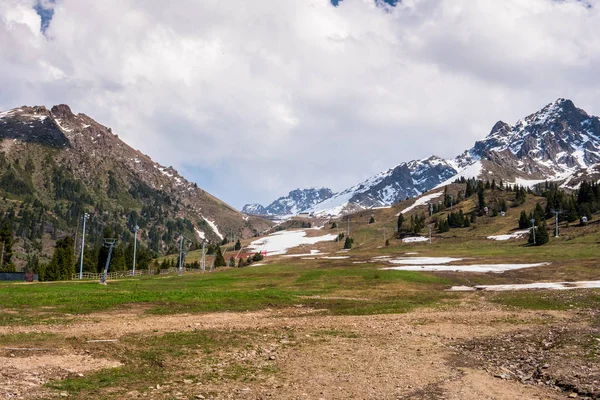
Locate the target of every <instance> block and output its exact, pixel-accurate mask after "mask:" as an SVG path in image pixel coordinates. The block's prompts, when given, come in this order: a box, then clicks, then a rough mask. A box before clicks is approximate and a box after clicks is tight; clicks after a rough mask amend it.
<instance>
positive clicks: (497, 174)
mask: <svg viewBox="0 0 600 400" xmlns="http://www.w3.org/2000/svg"><path fill="white" fill-rule="evenodd" d="M459 177H465V178H479V179H489V180H492V179H496V180H497V181H499V180H504V181H505V182H507V183H508V182H510V183H519V184H522V185H532V184H535V183H538V182H543V181H545V180H552V181H558V182H560V183H561V184H562V185H563V186H565V187H571V188H573V187H576V186H577V185H578V184H579V182H581V180H583V179H592V180H597V179H598V178H600V119H599V118H598V117H594V116H590V115H588V114H587V113H586V112H585V111H583V110H581V109H578V108H577V107H575V105H574V104H573V102H572V101H571V100H567V99H558V100H557V101H555V102H553V103H550V104H548V105H547V106H545V107H544V108H542V109H541V110H540V111H538V112H536V113H533V114H531V115H529V116H528V117H526V118H524V119H522V120H519V121H517V123H516V124H515V125H512V126H511V125H509V124H507V123H505V122H502V121H499V122H497V123H496V124H495V125H494V127H493V128H492V130H491V132H490V133H489V134H488V136H487V137H486V138H485V139H483V140H481V141H478V142H476V143H475V145H474V146H473V147H472V148H471V149H469V150H466V151H465V152H464V153H462V154H461V155H459V156H458V157H456V158H455V159H453V160H443V159H441V158H439V157H436V156H431V157H429V158H427V159H424V160H416V161H411V162H408V163H402V164H399V165H398V166H396V167H394V168H392V169H389V170H388V171H385V172H382V173H380V174H377V175H375V176H373V177H371V178H369V179H367V180H365V181H364V182H362V183H360V184H358V185H355V186H353V187H351V188H348V189H346V190H343V191H342V192H340V193H337V194H336V195H334V196H333V197H332V198H330V199H328V200H326V201H324V202H322V203H320V204H317V205H315V206H314V207H312V208H310V209H309V211H310V212H314V213H317V214H321V215H326V214H331V215H340V214H344V213H348V212H353V211H356V210H360V209H364V208H369V207H384V206H389V205H391V204H394V203H396V202H398V201H400V200H404V199H405V198H407V197H412V196H418V195H420V194H422V193H423V192H425V191H427V190H429V189H432V188H434V187H439V186H444V185H447V184H449V183H451V182H453V181H454V180H456V179H457V178H459Z"/></svg>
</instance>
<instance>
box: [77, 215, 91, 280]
mask: <svg viewBox="0 0 600 400" xmlns="http://www.w3.org/2000/svg"><path fill="white" fill-rule="evenodd" d="M88 218H89V215H88V214H87V213H85V214H83V232H82V233H81V260H79V279H80V280H81V279H83V250H84V249H85V221H87V219H88Z"/></svg>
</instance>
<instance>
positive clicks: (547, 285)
mask: <svg viewBox="0 0 600 400" xmlns="http://www.w3.org/2000/svg"><path fill="white" fill-rule="evenodd" d="M531 289H548V290H570V289H600V281H578V282H537V283H522V284H507V285H477V286H452V287H451V288H450V289H449V290H451V291H455V292H468V291H474V290H487V291H491V292H503V291H508V290H531Z"/></svg>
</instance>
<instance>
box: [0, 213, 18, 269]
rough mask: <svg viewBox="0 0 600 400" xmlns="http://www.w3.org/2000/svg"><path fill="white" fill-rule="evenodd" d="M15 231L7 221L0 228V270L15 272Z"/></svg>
mask: <svg viewBox="0 0 600 400" xmlns="http://www.w3.org/2000/svg"><path fill="white" fill-rule="evenodd" d="M12 246H13V232H12V229H11V227H10V224H9V223H8V222H7V221H5V222H4V224H2V228H0V252H1V255H0V272H15V271H16V268H15V265H14V264H13V263H12V254H13V251H12Z"/></svg>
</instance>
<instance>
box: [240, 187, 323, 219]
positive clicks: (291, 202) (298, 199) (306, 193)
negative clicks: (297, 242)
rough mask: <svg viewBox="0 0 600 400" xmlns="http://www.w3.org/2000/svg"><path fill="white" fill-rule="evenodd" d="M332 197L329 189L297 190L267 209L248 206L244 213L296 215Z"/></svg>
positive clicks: (258, 205) (259, 206)
mask: <svg viewBox="0 0 600 400" xmlns="http://www.w3.org/2000/svg"><path fill="white" fill-rule="evenodd" d="M331 196H333V192H332V191H331V189H328V188H308V189H295V190H292V191H291V192H289V193H288V195H287V196H283V197H280V198H278V199H277V200H275V201H274V202H272V203H271V204H269V205H268V206H267V207H263V206H262V205H260V204H246V205H245V206H244V208H243V209H242V212H243V213H246V214H255V215H276V216H289V215H296V214H298V213H300V212H302V211H304V210H306V209H308V208H310V207H312V206H314V205H315V204H318V203H320V202H322V201H324V200H327V199H329V198H330V197H331Z"/></svg>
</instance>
